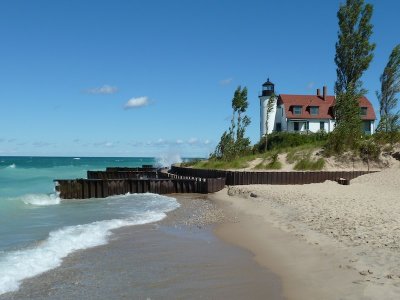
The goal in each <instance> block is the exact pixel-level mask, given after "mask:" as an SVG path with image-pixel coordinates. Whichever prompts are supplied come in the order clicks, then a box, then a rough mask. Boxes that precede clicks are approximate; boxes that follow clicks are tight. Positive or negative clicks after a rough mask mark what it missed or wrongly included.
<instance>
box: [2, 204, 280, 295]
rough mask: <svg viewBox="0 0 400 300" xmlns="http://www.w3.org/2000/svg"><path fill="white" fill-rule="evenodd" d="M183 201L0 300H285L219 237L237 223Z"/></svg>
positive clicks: (270, 277)
mask: <svg viewBox="0 0 400 300" xmlns="http://www.w3.org/2000/svg"><path fill="white" fill-rule="evenodd" d="M200 198H202V197H200ZM179 202H180V203H181V207H180V208H179V209H177V210H175V211H173V212H171V213H169V215H168V217H167V218H166V219H164V220H163V221H161V222H158V223H154V224H146V225H141V226H132V227H125V228H121V229H118V230H116V231H114V234H113V235H112V236H111V240H110V242H109V243H108V244H107V245H104V246H99V247H95V248H91V249H86V250H83V251H78V252H76V253H73V254H72V255H70V256H68V257H67V258H66V259H65V260H64V262H63V264H62V266H61V267H59V268H57V269H54V270H51V271H49V272H46V273H44V274H42V275H39V276H36V277H34V278H31V279H27V280H25V281H24V282H23V284H22V285H21V287H20V289H19V291H17V292H14V293H8V294H5V295H3V296H0V299H1V300H4V299H282V296H281V283H280V280H279V278H278V277H277V276H276V275H274V274H273V273H272V272H270V271H269V270H268V269H266V268H264V267H261V266H260V265H259V264H257V262H256V261H255V260H254V259H253V255H252V254H251V252H249V251H247V250H244V249H241V248H238V247H235V246H232V245H230V244H227V243H225V242H223V241H221V240H220V239H218V238H217V237H216V236H215V235H214V233H213V228H214V227H215V224H218V223H223V222H226V221H228V222H235V220H234V219H232V218H231V217H230V216H227V215H226V214H225V213H224V212H223V211H222V210H221V209H218V208H217V207H216V206H215V204H213V203H212V202H210V201H208V200H206V199H204V197H203V199H199V196H194V197H193V196H185V197H180V199H179Z"/></svg>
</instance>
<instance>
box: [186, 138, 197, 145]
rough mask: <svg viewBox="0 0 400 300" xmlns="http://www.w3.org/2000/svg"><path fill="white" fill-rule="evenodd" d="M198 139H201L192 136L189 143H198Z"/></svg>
mask: <svg viewBox="0 0 400 300" xmlns="http://www.w3.org/2000/svg"><path fill="white" fill-rule="evenodd" d="M198 141H199V140H198V139H197V138H190V139H189V140H188V144H189V145H193V144H197V142H198Z"/></svg>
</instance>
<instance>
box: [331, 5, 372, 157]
mask: <svg viewBox="0 0 400 300" xmlns="http://www.w3.org/2000/svg"><path fill="white" fill-rule="evenodd" d="M372 12H373V6H372V5H371V4H364V0H347V1H346V4H344V5H341V6H340V8H339V11H338V13H337V17H338V20H339V32H338V41H337V43H336V55H335V63H336V66H337V68H336V74H337V80H336V83H335V93H336V105H335V118H336V129H335V131H336V134H335V135H333V138H335V139H336V142H340V143H342V145H343V146H345V147H350V148H353V147H354V146H355V145H356V144H357V141H358V139H359V137H360V136H361V118H360V108H359V104H358V99H359V98H360V97H361V96H362V95H364V94H365V93H366V90H365V89H363V87H362V81H361V77H362V75H363V73H364V71H365V70H367V69H368V67H369V64H370V62H371V61H372V58H373V50H374V49H375V44H374V43H370V41H369V39H370V37H371V35H372V28H373V26H372V24H371V23H370V20H371V17H372ZM338 146H339V145H336V146H335V148H337V150H340V149H339V148H340V147H338Z"/></svg>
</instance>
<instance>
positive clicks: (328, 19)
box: [0, 0, 400, 157]
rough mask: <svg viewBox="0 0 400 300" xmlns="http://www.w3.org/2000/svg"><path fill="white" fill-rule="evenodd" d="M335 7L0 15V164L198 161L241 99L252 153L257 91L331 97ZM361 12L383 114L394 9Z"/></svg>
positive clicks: (203, 6) (104, 8)
mask: <svg viewBox="0 0 400 300" xmlns="http://www.w3.org/2000/svg"><path fill="white" fill-rule="evenodd" d="M343 1H344V0H343ZM343 1H339V0H338V1H337V0H328V1H320V0H304V1H297V0H281V1H269V0H260V1H258V0H246V1H244V0H243V1H242V0H235V1H232V0H230V1H228V0H202V1H188V0H187V1H184V0H179V1H178V0H168V1H167V0H159V1H155V0H147V1H135V0H85V1H82V0H68V1H67V0H63V1H62V0H60V1H54V0H36V1H29V0H25V1H21V0H4V1H1V2H0V37H1V47H0V156H8V155H27V156H42V155H43V156H128V157H132V156H146V157H149V156H157V157H159V156H165V155H180V156H182V157H207V156H208V154H209V153H211V152H212V151H213V149H214V148H215V146H216V144H217V143H218V141H219V139H220V137H221V135H222V133H223V131H224V130H226V129H227V128H228V127H229V124H230V116H231V113H232V108H231V100H232V96H233V93H234V90H235V89H236V88H237V87H238V86H239V85H241V86H242V87H243V86H246V87H247V88H248V101H249V108H248V111H247V114H248V116H249V117H250V118H251V120H252V123H251V124H250V126H249V127H248V129H247V135H248V136H249V137H250V139H251V141H252V142H253V143H256V142H257V141H258V139H259V134H260V132H259V130H260V129H259V127H260V126H259V122H260V121H259V99H258V95H259V93H260V91H261V85H262V84H263V83H264V82H265V81H266V80H267V78H270V80H271V81H272V82H273V83H275V90H276V92H277V93H278V94H279V93H285V94H314V93H315V91H316V89H317V88H322V86H323V85H327V86H328V93H329V94H333V85H334V82H335V79H336V66H335V64H334V55H335V42H336V41H337V32H338V25H337V17H336V13H337V10H338V8H339V4H340V3H342V2H343ZM367 2H368V3H372V4H373V5H374V14H373V18H372V23H373V25H374V34H373V36H372V38H371V40H372V41H373V42H375V43H376V44H377V47H376V50H375V53H374V54H375V56H374V59H373V61H372V63H371V65H370V67H369V69H368V70H367V71H366V72H365V74H364V76H363V78H362V80H363V82H364V87H365V88H366V89H367V90H368V94H367V97H368V98H369V99H370V101H371V102H372V103H373V105H374V107H375V110H376V111H379V107H378V103H377V99H376V96H375V91H376V90H379V88H380V82H379V76H380V74H381V73H382V71H383V69H384V67H385V65H386V63H387V60H388V57H389V55H390V53H391V51H392V49H393V48H394V46H395V45H396V44H398V43H399V42H400V35H399V32H398V29H399V28H400V21H399V20H400V19H399V18H398V12H399V11H400V1H397V0H374V1H372V0H370V1H367Z"/></svg>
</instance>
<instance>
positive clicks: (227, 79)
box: [219, 78, 233, 85]
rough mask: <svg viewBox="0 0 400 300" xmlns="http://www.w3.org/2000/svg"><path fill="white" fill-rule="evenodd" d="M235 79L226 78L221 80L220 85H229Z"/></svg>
mask: <svg viewBox="0 0 400 300" xmlns="http://www.w3.org/2000/svg"><path fill="white" fill-rule="evenodd" d="M232 81H233V78H226V79H222V80H220V81H219V84H220V85H229V84H231V83H232Z"/></svg>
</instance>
